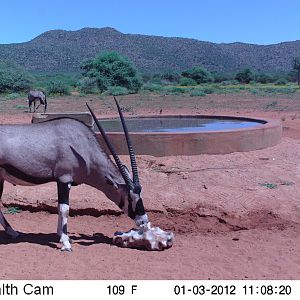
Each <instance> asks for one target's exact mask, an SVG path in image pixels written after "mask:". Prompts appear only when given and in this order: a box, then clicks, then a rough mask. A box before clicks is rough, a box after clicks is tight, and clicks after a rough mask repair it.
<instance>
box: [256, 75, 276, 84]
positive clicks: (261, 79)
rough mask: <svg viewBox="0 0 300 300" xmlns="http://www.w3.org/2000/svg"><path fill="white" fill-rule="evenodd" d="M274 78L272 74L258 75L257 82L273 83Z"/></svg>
mask: <svg viewBox="0 0 300 300" xmlns="http://www.w3.org/2000/svg"><path fill="white" fill-rule="evenodd" d="M273 80H274V78H273V76H271V75H270V74H266V73H261V74H258V75H256V78H255V81H256V82H259V83H271V82H273Z"/></svg>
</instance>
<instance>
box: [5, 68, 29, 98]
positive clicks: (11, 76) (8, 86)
mask: <svg viewBox="0 0 300 300" xmlns="http://www.w3.org/2000/svg"><path fill="white" fill-rule="evenodd" d="M32 83H33V78H32V76H31V75H30V74H29V73H27V71H25V69H23V68H21V67H20V66H19V65H17V64H15V63H13V62H2V63H0V93H6V92H22V91H28V90H29V89H30V87H31V85H32Z"/></svg>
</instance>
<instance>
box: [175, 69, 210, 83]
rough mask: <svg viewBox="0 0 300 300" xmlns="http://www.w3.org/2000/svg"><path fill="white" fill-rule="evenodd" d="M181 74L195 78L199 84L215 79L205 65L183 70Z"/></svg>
mask: <svg viewBox="0 0 300 300" xmlns="http://www.w3.org/2000/svg"><path fill="white" fill-rule="evenodd" d="M181 75H182V76H183V77H188V78H192V79H194V80H195V81H196V82H197V83H198V84H200V83H207V82H213V81H214V78H213V76H212V74H211V73H210V72H209V71H208V70H206V69H205V68H203V67H194V68H192V69H189V70H186V71H184V72H182V74H181Z"/></svg>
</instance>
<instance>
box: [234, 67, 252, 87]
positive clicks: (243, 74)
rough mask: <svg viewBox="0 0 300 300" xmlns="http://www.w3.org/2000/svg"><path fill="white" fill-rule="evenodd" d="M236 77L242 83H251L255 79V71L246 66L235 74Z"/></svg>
mask: <svg viewBox="0 0 300 300" xmlns="http://www.w3.org/2000/svg"><path fill="white" fill-rule="evenodd" d="M235 79H236V80H237V81H238V82H241V83H249V82H250V81H251V80H253V73H252V71H251V70H250V69H249V68H246V69H244V70H242V71H240V72H238V73H237V74H236V75H235Z"/></svg>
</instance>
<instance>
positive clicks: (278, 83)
mask: <svg viewBox="0 0 300 300" xmlns="http://www.w3.org/2000/svg"><path fill="white" fill-rule="evenodd" d="M287 83H288V81H287V80H286V79H285V78H279V79H277V80H276V81H275V82H274V84H275V85H286V84H287Z"/></svg>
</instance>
